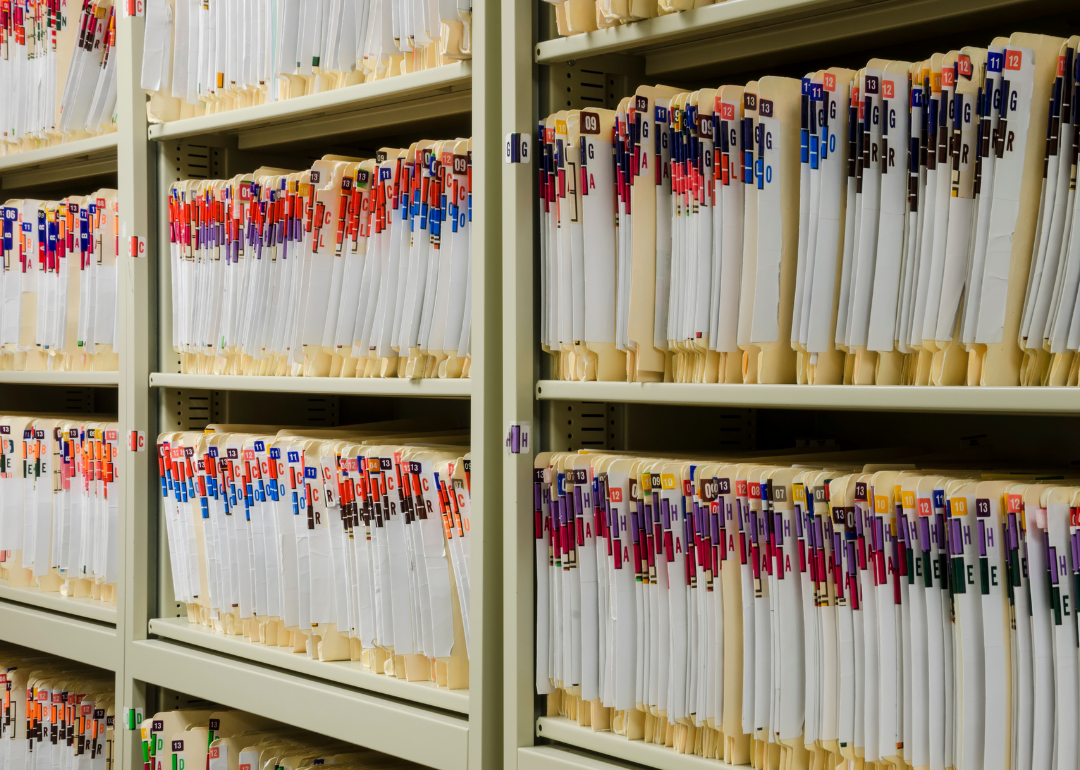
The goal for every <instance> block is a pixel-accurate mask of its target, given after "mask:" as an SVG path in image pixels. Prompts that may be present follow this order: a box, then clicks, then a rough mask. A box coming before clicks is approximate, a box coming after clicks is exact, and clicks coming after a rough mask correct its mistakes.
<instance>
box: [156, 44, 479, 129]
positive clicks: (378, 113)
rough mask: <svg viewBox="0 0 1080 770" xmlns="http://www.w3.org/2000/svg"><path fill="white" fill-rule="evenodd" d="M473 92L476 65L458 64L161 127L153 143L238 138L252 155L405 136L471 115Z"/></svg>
mask: <svg viewBox="0 0 1080 770" xmlns="http://www.w3.org/2000/svg"><path fill="white" fill-rule="evenodd" d="M471 89H472V64H471V62H468V61H463V62H455V63H453V64H447V65H443V66H440V67H434V68H432V69H429V70H421V71H420V72H412V73H409V74H407V75H399V76H397V77H392V78H387V79H385V80H379V81H376V82H374V83H363V84H361V85H355V86H347V87H345V88H338V89H335V90H332V91H325V92H323V93H320V94H310V95H308V96H299V97H296V98H295V99H286V100H284V101H280V102H272V103H270V104H260V105H257V106H255V107H246V108H244V109H239V110H230V111H228V112H221V113H217V114H214V115H202V116H199V117H196V118H185V119H183V120H175V121H171V122H168V123H158V124H155V125H152V126H150V139H152V140H157V141H163V140H168V139H183V138H186V137H196V136H202V137H205V136H210V135H221V134H237V135H238V136H237V145H238V147H239V149H241V150H249V149H257V148H261V147H271V146H275V145H283V144H295V143H298V142H302V141H307V140H312V139H318V138H325V137H334V136H343V135H354V136H355V135H363V134H369V135H370V134H375V133H378V132H379V130H381V129H386V130H390V131H392V132H397V133H400V129H401V126H402V125H403V124H409V123H414V124H415V123H429V124H430V123H433V122H435V121H438V120H441V119H445V118H447V117H451V116H454V115H466V114H468V113H469V112H471V110H472V90H471Z"/></svg>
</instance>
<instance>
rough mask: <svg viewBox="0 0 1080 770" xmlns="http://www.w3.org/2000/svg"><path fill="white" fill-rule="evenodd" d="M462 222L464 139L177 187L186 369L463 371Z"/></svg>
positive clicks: (174, 241) (423, 374) (173, 214)
mask: <svg viewBox="0 0 1080 770" xmlns="http://www.w3.org/2000/svg"><path fill="white" fill-rule="evenodd" d="M471 220H472V153H471V140H468V139H458V140H451V141H421V142H416V143H414V144H411V145H410V146H409V147H408V148H406V149H392V148H383V149H381V150H379V151H378V153H377V156H376V157H375V158H374V159H368V160H361V159H353V158H346V157H342V156H337V155H328V156H326V157H324V158H322V159H320V160H317V161H315V163H314V164H313V165H312V167H311V168H310V169H307V170H304V171H299V172H295V171H287V170H284V169H275V168H259V169H256V170H255V171H254V173H251V174H244V175H241V176H236V177H233V178H232V179H228V180H187V181H181V182H177V183H176V184H174V185H173V186H172V189H171V191H170V195H169V233H170V238H169V240H170V244H169V245H170V264H171V275H172V341H173V347H174V349H175V350H176V351H177V352H178V353H179V354H180V362H181V369H182V371H184V372H193V373H200V374H246V375H306V376H333V377H408V378H432V377H443V378H461V377H468V376H469V369H470V363H471V358H470V352H469V351H470V349H469V343H470V330H471V318H472V312H471V307H472V301H471V296H472V295H471V288H470V285H471V264H472V260H471V248H470V247H471V244H470V238H471V229H472V224H471Z"/></svg>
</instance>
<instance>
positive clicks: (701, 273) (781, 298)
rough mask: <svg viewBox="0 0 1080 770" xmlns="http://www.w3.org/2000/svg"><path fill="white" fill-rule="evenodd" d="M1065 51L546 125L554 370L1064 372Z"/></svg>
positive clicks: (957, 376)
mask: <svg viewBox="0 0 1080 770" xmlns="http://www.w3.org/2000/svg"><path fill="white" fill-rule="evenodd" d="M568 4H569V3H568ZM585 5H588V3H585ZM1078 40H1080V38H1077V37H1072V38H1069V39H1068V40H1066V39H1063V38H1057V37H1051V36H1045V35H1033V34H1024V33H1017V34H1014V35H1012V36H1011V37H1009V38H995V39H994V40H993V41H992V42H991V44H990V45H989V46H988V47H986V48H977V47H965V48H962V49H960V50H954V51H949V52H948V53H944V54H934V55H933V56H931V57H930V58H929V59H927V60H924V61H914V62H908V61H891V60H888V59H871V60H870V61H869V62H867V64H866V66H865V67H864V68H863V69H860V70H858V71H855V70H849V69H843V68H838V67H833V68H829V69H823V70H819V71H816V72H809V73H807V75H806V76H805V77H804V78H802V80H801V81H800V80H798V79H792V78H783V77H771V76H770V77H763V78H761V79H760V80H757V81H752V82H750V83H747V84H745V85H738V86H735V85H732V86H722V87H720V88H715V89H714V88H705V89H701V90H699V91H684V90H681V89H678V88H669V87H666V86H655V87H654V86H643V87H640V88H638V89H637V91H636V92H635V93H634V95H633V96H630V97H627V98H625V99H623V100H622V101H621V102H620V103H619V105H618V108H617V109H614V110H605V109H591V108H590V109H587V110H569V111H563V112H557V113H555V114H553V115H550V116H549V117H548V118H546V119H544V120H543V121H541V124H540V127H539V131H540V136H541V138H542V140H543V141H542V142H541V144H540V146H539V148H538V149H539V150H540V153H539V158H540V162H539V164H538V165H539V177H540V179H539V190H540V202H539V207H540V223H541V226H540V235H541V332H540V338H541V343H542V345H543V347H544V349H545V350H546V351H548V352H549V353H551V355H552V357H553V364H554V371H555V375H556V377H557V378H559V379H567V380H597V379H598V380H630V381H640V382H648V381H668V382H671V381H675V382H719V383H743V382H746V383H795V382H798V383H810V384H840V383H844V384H848V383H851V384H857V385H872V384H879V385H897V384H913V385H914V384H918V385H926V384H930V385H963V384H967V385H1021V384H1023V385H1040V384H1043V385H1047V384H1049V385H1066V384H1070V385H1075V384H1077V380H1078V372H1080V356H1078V355H1076V353H1077V351H1078V349H1080V302H1077V294H1078V290H1080V215H1077V212H1076V208H1077V206H1078V205H1080V199H1078V198H1077V197H1076V195H1075V189H1074V184H1073V180H1074V179H1075V159H1076V152H1077V143H1078V137H1077V124H1078V122H1080V121H1078V108H1080V99H1078V93H1077V88H1078V84H1080V77H1078V70H1080V58H1078V57H1077V56H1076V48H1077V42H1078Z"/></svg>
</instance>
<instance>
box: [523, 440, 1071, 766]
mask: <svg viewBox="0 0 1080 770" xmlns="http://www.w3.org/2000/svg"><path fill="white" fill-rule="evenodd" d="M949 467H951V466H950V463H949V461H948V460H945V459H944V458H942V457H937V456H932V455H926V454H924V453H923V452H922V450H913V451H898V450H882V451H878V450H859V451H850V452H832V451H827V450H826V451H822V452H816V453H815V452H810V453H805V452H803V451H802V450H796V451H792V452H784V451H778V452H773V453H765V454H761V455H759V456H748V455H742V456H734V455H733V456H729V457H723V456H713V457H708V456H700V457H687V458H685V459H682V458H679V459H676V458H674V457H671V456H668V457H650V456H648V455H641V456H635V455H632V454H618V455H615V454H605V453H603V452H597V453H586V452H582V453H579V454H572V453H564V454H560V453H542V454H540V455H539V456H538V457H537V459H536V464H535V480H534V493H535V547H536V552H535V553H536V586H537V597H536V690H537V692H538V693H539V694H541V695H545V694H546V695H548V700H547V710H548V714H549V715H557V714H563V715H565V716H567V717H570V718H572V719H576V720H577V721H578V722H579V723H580V725H582V726H583V727H591V729H593V730H613V731H615V732H616V733H618V734H621V735H623V736H625V737H626V738H627V739H629V740H644V741H648V742H652V743H658V744H660V745H665V744H666V745H667V746H670V747H672V748H673V749H674V750H677V751H679V752H683V753H690V754H698V755H702V756H705V757H710V758H716V759H722V760H724V761H726V762H728V763H730V764H735V765H744V764H747V763H749V764H751V765H752V766H754V767H757V768H771V769H772V770H775V769H776V768H778V767H779V768H820V767H837V766H840V765H841V764H842V763H845V762H847V763H849V764H848V766H851V764H850V763H851V762H854V763H855V765H854V766H856V767H857V766H859V765H860V764H862V763H864V762H865V763H876V764H877V765H878V766H879V767H881V766H886V767H891V766H897V767H903V766H907V767H928V768H934V769H935V770H941V769H942V768H951V767H955V768H960V769H963V770H968V769H971V770H975V769H978V770H995V769H998V770H1004V769H1006V768H1049V767H1072V766H1073V765H1075V764H1076V761H1077V757H1078V745H1077V731H1076V725H1077V719H1078V691H1080V685H1078V680H1077V641H1076V640H1077V622H1076V611H1075V603H1076V600H1077V585H1078V583H1077V581H1078V576H1080V558H1078V556H1077V550H1076V549H1077V543H1078V542H1080V541H1078V539H1077V538H1078V537H1080V519H1078V516H1077V511H1078V510H1080V509H1078V507H1077V506H1078V504H1080V487H1076V486H1071V485H1070V482H1067V481H1063V480H1061V479H1062V478H1063V477H1062V476H1057V475H1055V474H1053V473H1047V472H1042V473H1037V472H1028V471H1010V470H1008V469H1007V468H998V469H988V470H986V471H972V470H962V471H960V470H952V471H950V470H934V469H942V468H945V469H947V468H949ZM1040 477H1041V478H1040ZM1055 478H1056V479H1057V480H1054V479H1055ZM642 761H643V762H645V761H646V760H644V759H643V760H642ZM823 763H824V764H823Z"/></svg>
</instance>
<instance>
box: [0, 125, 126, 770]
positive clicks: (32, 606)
mask: <svg viewBox="0 0 1080 770" xmlns="http://www.w3.org/2000/svg"><path fill="white" fill-rule="evenodd" d="M120 146H121V133H120V132H112V133H106V134H101V135H99V136H94V137H90V138H87V139H79V140H76V141H71V142H67V143H64V144H59V145H54V146H50V147H42V148H41V149H37V150H32V151H29V152H23V153H18V154H12V155H5V156H0V195H2V198H0V200H7V199H9V198H32V197H41V198H54V197H55V198H61V197H64V196H66V195H70V194H84V193H87V192H90V191H92V190H94V189H97V188H100V187H105V186H115V185H116V184H117V179H118V168H119V165H120V162H121V161H120V158H119V154H118V148H119V147H120ZM121 380H122V375H121V373H120V372H49V371H41V372H35V371H31V372H25V371H22V372H20V371H0V412H5V413H6V412H10V411H16V410H21V411H40V412H57V411H60V412H64V413H69V414H72V415H76V414H96V415H104V414H116V412H117V404H118V399H119V398H120V390H121V388H120V382H121ZM121 527H123V524H122V523H121ZM122 533H123V529H122V528H121V542H122V541H123V537H122ZM122 547H123V546H122V545H121V548H122ZM121 616H122V612H121V610H120V608H119V607H113V606H109V605H106V604H104V603H102V602H98V601H94V600H91V599H76V598H68V597H66V596H61V595H60V594H58V593H42V592H41V591H39V590H38V589H37V588H23V587H11V586H9V585H7V582H6V581H0V640H2V641H5V642H10V643H12V644H18V645H22V646H24V647H27V648H30V649H34V650H39V651H41V652H44V653H48V654H50V655H57V656H60V657H63V658H68V659H70V660H74V661H78V662H80V663H85V664H87V665H91V666H96V667H98V668H101V669H105V670H107V671H112V672H114V673H115V676H116V680H115V681H116V691H117V693H119V692H120V691H121V688H122V685H123V681H124V654H123V653H124V642H123V632H122V631H121ZM120 743H123V742H122V741H120V742H118V744H120ZM115 751H116V752H118V753H117V754H116V755H115V756H116V757H117V758H118V760H119V761H120V762H121V763H122V762H123V761H125V757H127V756H131V755H127V754H125V750H124V749H123V748H120V747H119V746H118V747H117V748H116V749H115ZM118 766H119V765H118Z"/></svg>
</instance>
